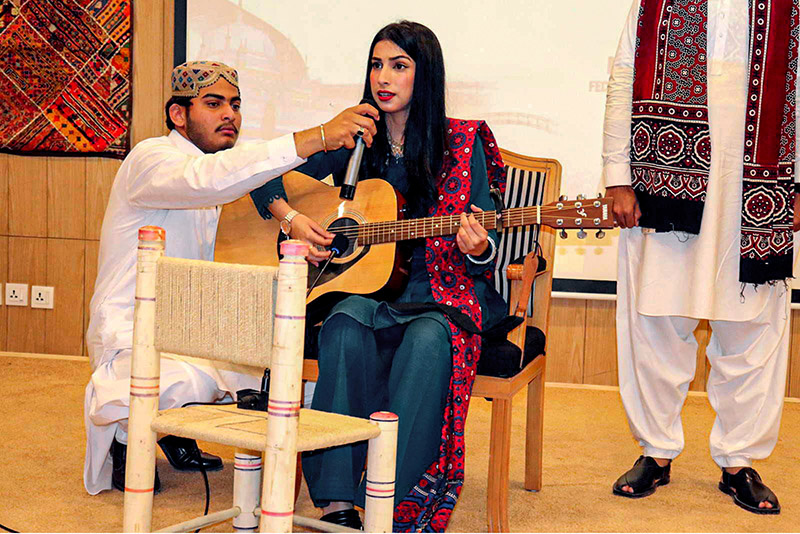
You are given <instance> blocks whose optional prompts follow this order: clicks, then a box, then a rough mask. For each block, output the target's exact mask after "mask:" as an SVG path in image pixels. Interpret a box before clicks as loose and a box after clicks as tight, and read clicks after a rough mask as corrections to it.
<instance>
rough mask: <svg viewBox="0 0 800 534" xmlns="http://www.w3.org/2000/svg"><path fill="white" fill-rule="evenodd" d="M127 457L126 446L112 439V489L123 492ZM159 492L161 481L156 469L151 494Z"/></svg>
mask: <svg viewBox="0 0 800 534" xmlns="http://www.w3.org/2000/svg"><path fill="white" fill-rule="evenodd" d="M127 456H128V446H127V445H123V444H122V443H120V442H119V441H117V440H116V438H115V439H114V441H112V442H111V460H112V463H113V466H114V468H113V471H112V472H111V485H112V486H114V489H118V490H120V491H123V492H124V491H125V460H126V459H127ZM160 492H161V480H160V479H159V478H158V469H156V478H155V482H154V483H153V494H158V493H160Z"/></svg>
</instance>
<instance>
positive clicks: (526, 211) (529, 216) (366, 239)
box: [358, 206, 543, 245]
mask: <svg viewBox="0 0 800 534" xmlns="http://www.w3.org/2000/svg"><path fill="white" fill-rule="evenodd" d="M541 213H542V207H541V206H528V207H522V208H511V209H507V210H503V211H502V212H501V217H502V220H503V228H509V227H512V226H525V225H528V224H538V223H541V222H543V221H542V220H541V219H542V217H541ZM474 215H475V218H476V219H477V220H478V222H479V223H481V226H483V227H484V228H486V229H487V230H494V229H495V228H497V212H496V211H481V212H478V213H475V214H474ZM460 227H461V214H458V215H445V216H442V217H426V218H422V219H408V220H403V221H384V222H374V223H364V224H360V225H359V226H358V241H359V243H361V244H362V245H377V244H379V243H390V242H393V241H404V240H407V239H418V238H422V237H435V236H439V235H451V234H455V233H458V229H459V228H460Z"/></svg>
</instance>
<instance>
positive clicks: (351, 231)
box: [327, 217, 358, 258]
mask: <svg viewBox="0 0 800 534" xmlns="http://www.w3.org/2000/svg"><path fill="white" fill-rule="evenodd" d="M327 230H328V231H329V232H333V233H337V234H343V235H344V236H345V237H347V249H345V250H344V251H343V252H342V253H341V254H340V255H339V257H343V258H346V257H347V256H349V255H351V254H352V253H353V251H354V250H355V249H356V248H358V239H356V236H357V234H358V221H356V220H355V219H351V218H350V217H342V218H341V219H336V220H335V221H333V222H332V223H331V224H330V225H328V228H327Z"/></svg>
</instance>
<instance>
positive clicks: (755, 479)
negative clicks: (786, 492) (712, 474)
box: [719, 467, 781, 514]
mask: <svg viewBox="0 0 800 534" xmlns="http://www.w3.org/2000/svg"><path fill="white" fill-rule="evenodd" d="M719 489H720V491H721V492H723V493H727V494H728V495H730V496H731V497H733V502H734V503H735V504H736V506H739V507H740V508H744V509H745V510H747V511H748V512H753V513H754V514H779V513H781V505H780V503H779V502H778V497H777V496H776V495H775V493H773V492H772V490H771V489H769V488H768V487H767V486H766V485H765V484H764V483H763V482H761V477H760V476H759V474H758V473H757V472H756V470H755V469H753V468H752V467H743V468H742V469H740V470H739V472H738V473H736V474H735V475H732V474H730V473H728V472H727V471H725V470H724V469H723V470H722V480H721V481H720V483H719ZM764 501H767V502H768V503H770V504H771V505H772V508H759V507H758V505H759V504H760V503H762V502H764Z"/></svg>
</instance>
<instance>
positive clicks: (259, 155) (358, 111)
mask: <svg viewBox="0 0 800 534" xmlns="http://www.w3.org/2000/svg"><path fill="white" fill-rule="evenodd" d="M240 105H241V96H240V94H239V85H238V75H237V73H236V71H235V70H234V69H232V68H230V67H228V66H226V65H224V64H222V63H218V62H210V61H194V62H190V63H185V64H183V65H180V66H178V67H176V68H175V69H174V70H173V72H172V98H171V99H170V100H169V101H168V102H167V105H166V109H165V111H166V121H167V126H168V127H169V129H170V130H171V132H170V133H169V135H167V136H165V137H157V138H151V139H147V140H145V141H142V142H141V143H139V144H137V145H136V147H134V149H133V150H132V151H131V153H130V154H129V155H128V156H127V157H126V158H125V161H124V162H123V163H122V166H121V167H120V169H119V172H118V173H117V176H116V178H115V179H114V185H113V187H112V189H111V196H110V198H109V201H108V206H107V208H106V213H105V218H104V220H103V228H102V233H101V237H100V255H99V260H98V275H97V281H96V283H95V291H94V295H93V297H92V301H91V319H90V322H89V330H88V332H87V340H88V346H89V356H90V361H91V365H92V369H93V374H92V377H91V379H90V381H89V384H88V385H87V386H86V399H85V410H84V411H85V423H86V436H87V443H86V462H85V466H84V484H85V486H86V490H87V491H88V492H89V493H91V494H96V493H99V492H100V491H103V490H106V489H110V488H111V487H112V486H113V487H115V488H117V489H120V490H124V482H125V452H126V445H125V444H126V443H127V418H128V391H129V381H130V356H131V347H132V334H133V308H134V289H135V285H136V242H137V232H138V229H139V228H140V227H142V226H147V225H156V226H160V227H162V228H164V229H165V230H166V232H167V236H169V239H168V240H167V250H166V253H167V255H168V256H173V257H181V258H189V259H203V260H212V259H213V256H214V242H215V238H216V232H217V223H218V221H219V213H220V208H219V205H221V204H224V203H226V202H230V201H233V200H235V199H237V198H239V197H241V196H243V195H245V194H247V193H248V192H249V191H251V190H252V189H254V188H256V187H259V186H261V185H263V184H264V183H266V182H267V181H269V180H271V179H272V178H275V177H277V176H280V175H282V174H284V173H285V172H287V171H289V170H291V169H293V168H295V167H297V166H298V165H300V164H302V163H303V162H304V161H305V159H306V158H307V157H308V156H310V155H311V154H314V153H316V152H318V151H320V150H325V151H327V150H335V149H338V148H340V147H342V146H346V147H348V148H352V147H353V146H354V144H355V143H354V136H355V135H359V136H362V137H363V139H364V141H365V142H366V144H367V145H368V146H369V145H371V143H372V135H373V134H374V133H375V131H376V130H375V125H374V122H373V119H377V118H378V111H377V110H376V109H374V108H373V107H371V106H369V105H366V104H362V105H359V106H356V107H353V108H350V109H347V110H345V111H343V112H342V113H340V114H339V115H337V116H336V117H334V118H333V119H332V120H331V121H329V122H327V123H325V124H323V125H320V126H318V127H315V128H311V129H309V130H305V131H301V132H297V133H294V134H289V135H286V136H284V137H280V138H278V139H274V140H272V141H261V140H259V141H247V142H242V143H238V144H237V143H236V141H237V138H238V135H239V128H240V127H241V123H242V116H241V112H240ZM259 380H260V371H259V370H247V369H244V368H239V367H231V366H223V364H219V365H212V364H210V363H209V362H205V361H197V360H192V359H190V358H182V357H177V356H176V357H171V358H167V357H162V361H161V390H160V399H159V408H160V409H167V408H173V407H180V406H183V405H184V404H186V403H187V402H213V401H216V400H219V399H221V398H222V397H224V396H225V395H226V394H229V393H230V394H234V392H235V391H237V390H239V389H243V388H252V387H255V388H257V387H258V384H259ZM159 445H161V448H162V450H164V453H165V455H166V456H167V459H168V460H169V461H170V463H171V464H172V465H173V466H174V467H175V468H177V469H180V470H190V471H191V470H201V469H205V470H213V469H221V468H222V462H221V460H220V459H219V458H218V457H216V456H212V455H208V454H205V453H201V452H200V451H199V449H198V448H197V444H196V443H195V442H194V441H193V440H187V439H183V438H177V437H175V436H166V437H165V438H162V439H161V440H159ZM159 485H160V484H159V480H158V477H156V489H158V487H159Z"/></svg>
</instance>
